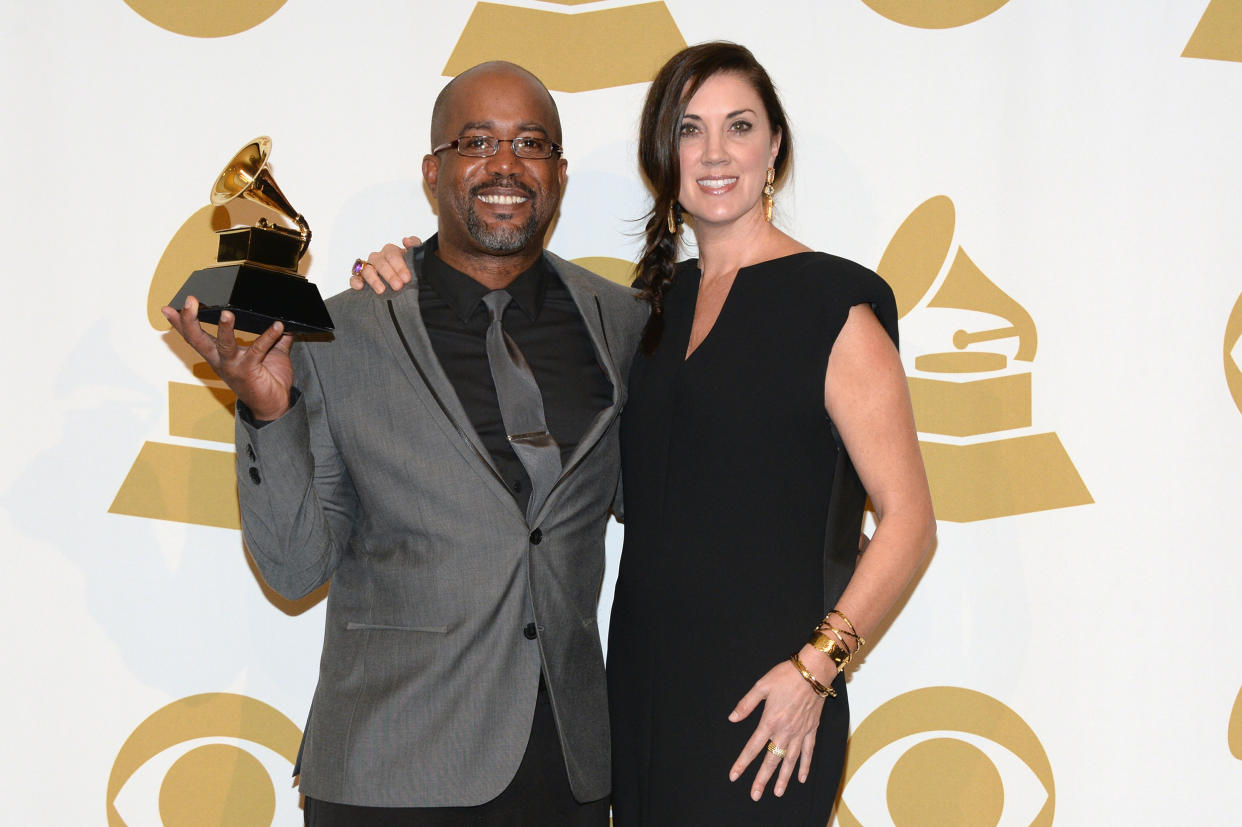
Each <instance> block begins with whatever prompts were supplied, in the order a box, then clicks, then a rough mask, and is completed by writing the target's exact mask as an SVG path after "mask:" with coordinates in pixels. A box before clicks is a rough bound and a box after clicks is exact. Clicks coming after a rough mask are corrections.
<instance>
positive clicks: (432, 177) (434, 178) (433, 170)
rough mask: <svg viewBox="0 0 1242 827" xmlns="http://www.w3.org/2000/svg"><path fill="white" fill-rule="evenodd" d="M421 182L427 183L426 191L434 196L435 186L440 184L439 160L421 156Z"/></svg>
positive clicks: (431, 156)
mask: <svg viewBox="0 0 1242 827" xmlns="http://www.w3.org/2000/svg"><path fill="white" fill-rule="evenodd" d="M423 180H424V181H426V182H427V189H429V190H431V194H432V195H435V194H436V184H438V183H439V182H440V159H439V158H437V157H436V156H434V155H424V156H423Z"/></svg>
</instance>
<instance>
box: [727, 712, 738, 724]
mask: <svg viewBox="0 0 1242 827" xmlns="http://www.w3.org/2000/svg"><path fill="white" fill-rule="evenodd" d="M729 720H730V721H733V722H734V723H737V713H736V712H730V713H729Z"/></svg>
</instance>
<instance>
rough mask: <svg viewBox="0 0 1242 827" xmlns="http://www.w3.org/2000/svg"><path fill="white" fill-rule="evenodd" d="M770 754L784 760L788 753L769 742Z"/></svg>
mask: <svg viewBox="0 0 1242 827" xmlns="http://www.w3.org/2000/svg"><path fill="white" fill-rule="evenodd" d="M768 752H770V753H772V754H773V755H775V756H776V757H777V758H784V757H785V752H786V751H785V750H783V749H781V748H780V747H778V746H777V745H776V744H775V743H774V742H772V741H768Z"/></svg>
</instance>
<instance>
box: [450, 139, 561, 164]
mask: <svg viewBox="0 0 1242 827" xmlns="http://www.w3.org/2000/svg"><path fill="white" fill-rule="evenodd" d="M506 143H507V144H509V145H510V147H511V148H512V149H513V154H514V155H516V156H517V157H519V158H530V159H534V160H541V159H544V158H551V157H552V156H553V155H557V156H559V155H560V154H561V153H562V152H564V151H565V150H564V148H563V147H561V145H560V144H558V143H556V142H554V141H549V140H548V139H547V138H493V137H492V136H491V135H462V136H461V137H460V138H458V139H457V140H455V141H449V142H448V143H447V144H440V145H439V146H438V147H436V148H435V149H433V150H431V154H432V155H435V154H436V153H437V152H442V151H444V150H446V149H455V150H457V154H458V155H464V156H465V157H467V158H490V157H492V156H493V155H495V154H496V153H497V152H499V151H500V145H501V144H506Z"/></svg>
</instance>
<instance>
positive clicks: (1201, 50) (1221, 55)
mask: <svg viewBox="0 0 1242 827" xmlns="http://www.w3.org/2000/svg"><path fill="white" fill-rule="evenodd" d="M1182 57H1199V58H1204V59H1207V60H1235V61H1240V62H1242V2H1239V0H1212V2H1211V3H1210V4H1209V5H1208V7H1207V10H1206V11H1204V12H1203V17H1202V18H1200V19H1199V25H1198V26H1196V27H1195V31H1194V34H1192V35H1191V36H1190V40H1189V41H1187V43H1186V48H1185V49H1184V50H1183V51H1182Z"/></svg>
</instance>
